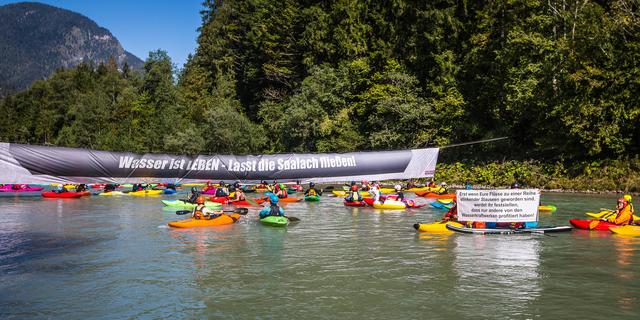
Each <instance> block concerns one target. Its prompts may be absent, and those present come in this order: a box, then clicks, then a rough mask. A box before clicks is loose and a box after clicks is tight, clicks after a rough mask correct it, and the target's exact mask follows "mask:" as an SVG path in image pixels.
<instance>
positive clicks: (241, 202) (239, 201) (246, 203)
mask: <svg viewBox="0 0 640 320" xmlns="http://www.w3.org/2000/svg"><path fill="white" fill-rule="evenodd" d="M256 203H257V202H256ZM229 204H232V205H234V206H252V204H251V203H249V202H247V200H238V201H231V200H230V201H229Z"/></svg>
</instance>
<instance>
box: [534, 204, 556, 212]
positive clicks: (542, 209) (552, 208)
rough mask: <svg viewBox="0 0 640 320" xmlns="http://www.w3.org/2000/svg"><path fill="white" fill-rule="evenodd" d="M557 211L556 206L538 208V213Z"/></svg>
mask: <svg viewBox="0 0 640 320" xmlns="http://www.w3.org/2000/svg"><path fill="white" fill-rule="evenodd" d="M556 210H558V208H556V206H552V205H548V206H538V211H544V212H556Z"/></svg>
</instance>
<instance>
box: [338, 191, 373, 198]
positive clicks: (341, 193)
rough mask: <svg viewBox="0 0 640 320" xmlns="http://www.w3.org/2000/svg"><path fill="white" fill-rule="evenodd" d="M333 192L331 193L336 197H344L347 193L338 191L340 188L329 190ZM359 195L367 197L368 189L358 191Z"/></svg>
mask: <svg viewBox="0 0 640 320" xmlns="http://www.w3.org/2000/svg"><path fill="white" fill-rule="evenodd" d="M331 192H332V193H333V195H335V196H336V197H346V196H347V194H349V192H348V191H340V190H334V191H331ZM360 195H361V196H363V197H368V196H370V195H371V194H369V191H360Z"/></svg>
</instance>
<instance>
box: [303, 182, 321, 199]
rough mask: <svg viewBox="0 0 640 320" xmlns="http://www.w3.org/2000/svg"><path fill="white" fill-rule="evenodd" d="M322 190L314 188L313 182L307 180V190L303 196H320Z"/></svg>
mask: <svg viewBox="0 0 640 320" xmlns="http://www.w3.org/2000/svg"><path fill="white" fill-rule="evenodd" d="M321 195H322V190H319V191H318V190H316V184H315V182H309V190H307V191H305V192H304V196H305V197H313V196H321Z"/></svg>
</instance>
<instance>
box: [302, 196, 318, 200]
mask: <svg viewBox="0 0 640 320" xmlns="http://www.w3.org/2000/svg"><path fill="white" fill-rule="evenodd" d="M304 201H320V196H305V197H304Z"/></svg>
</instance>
